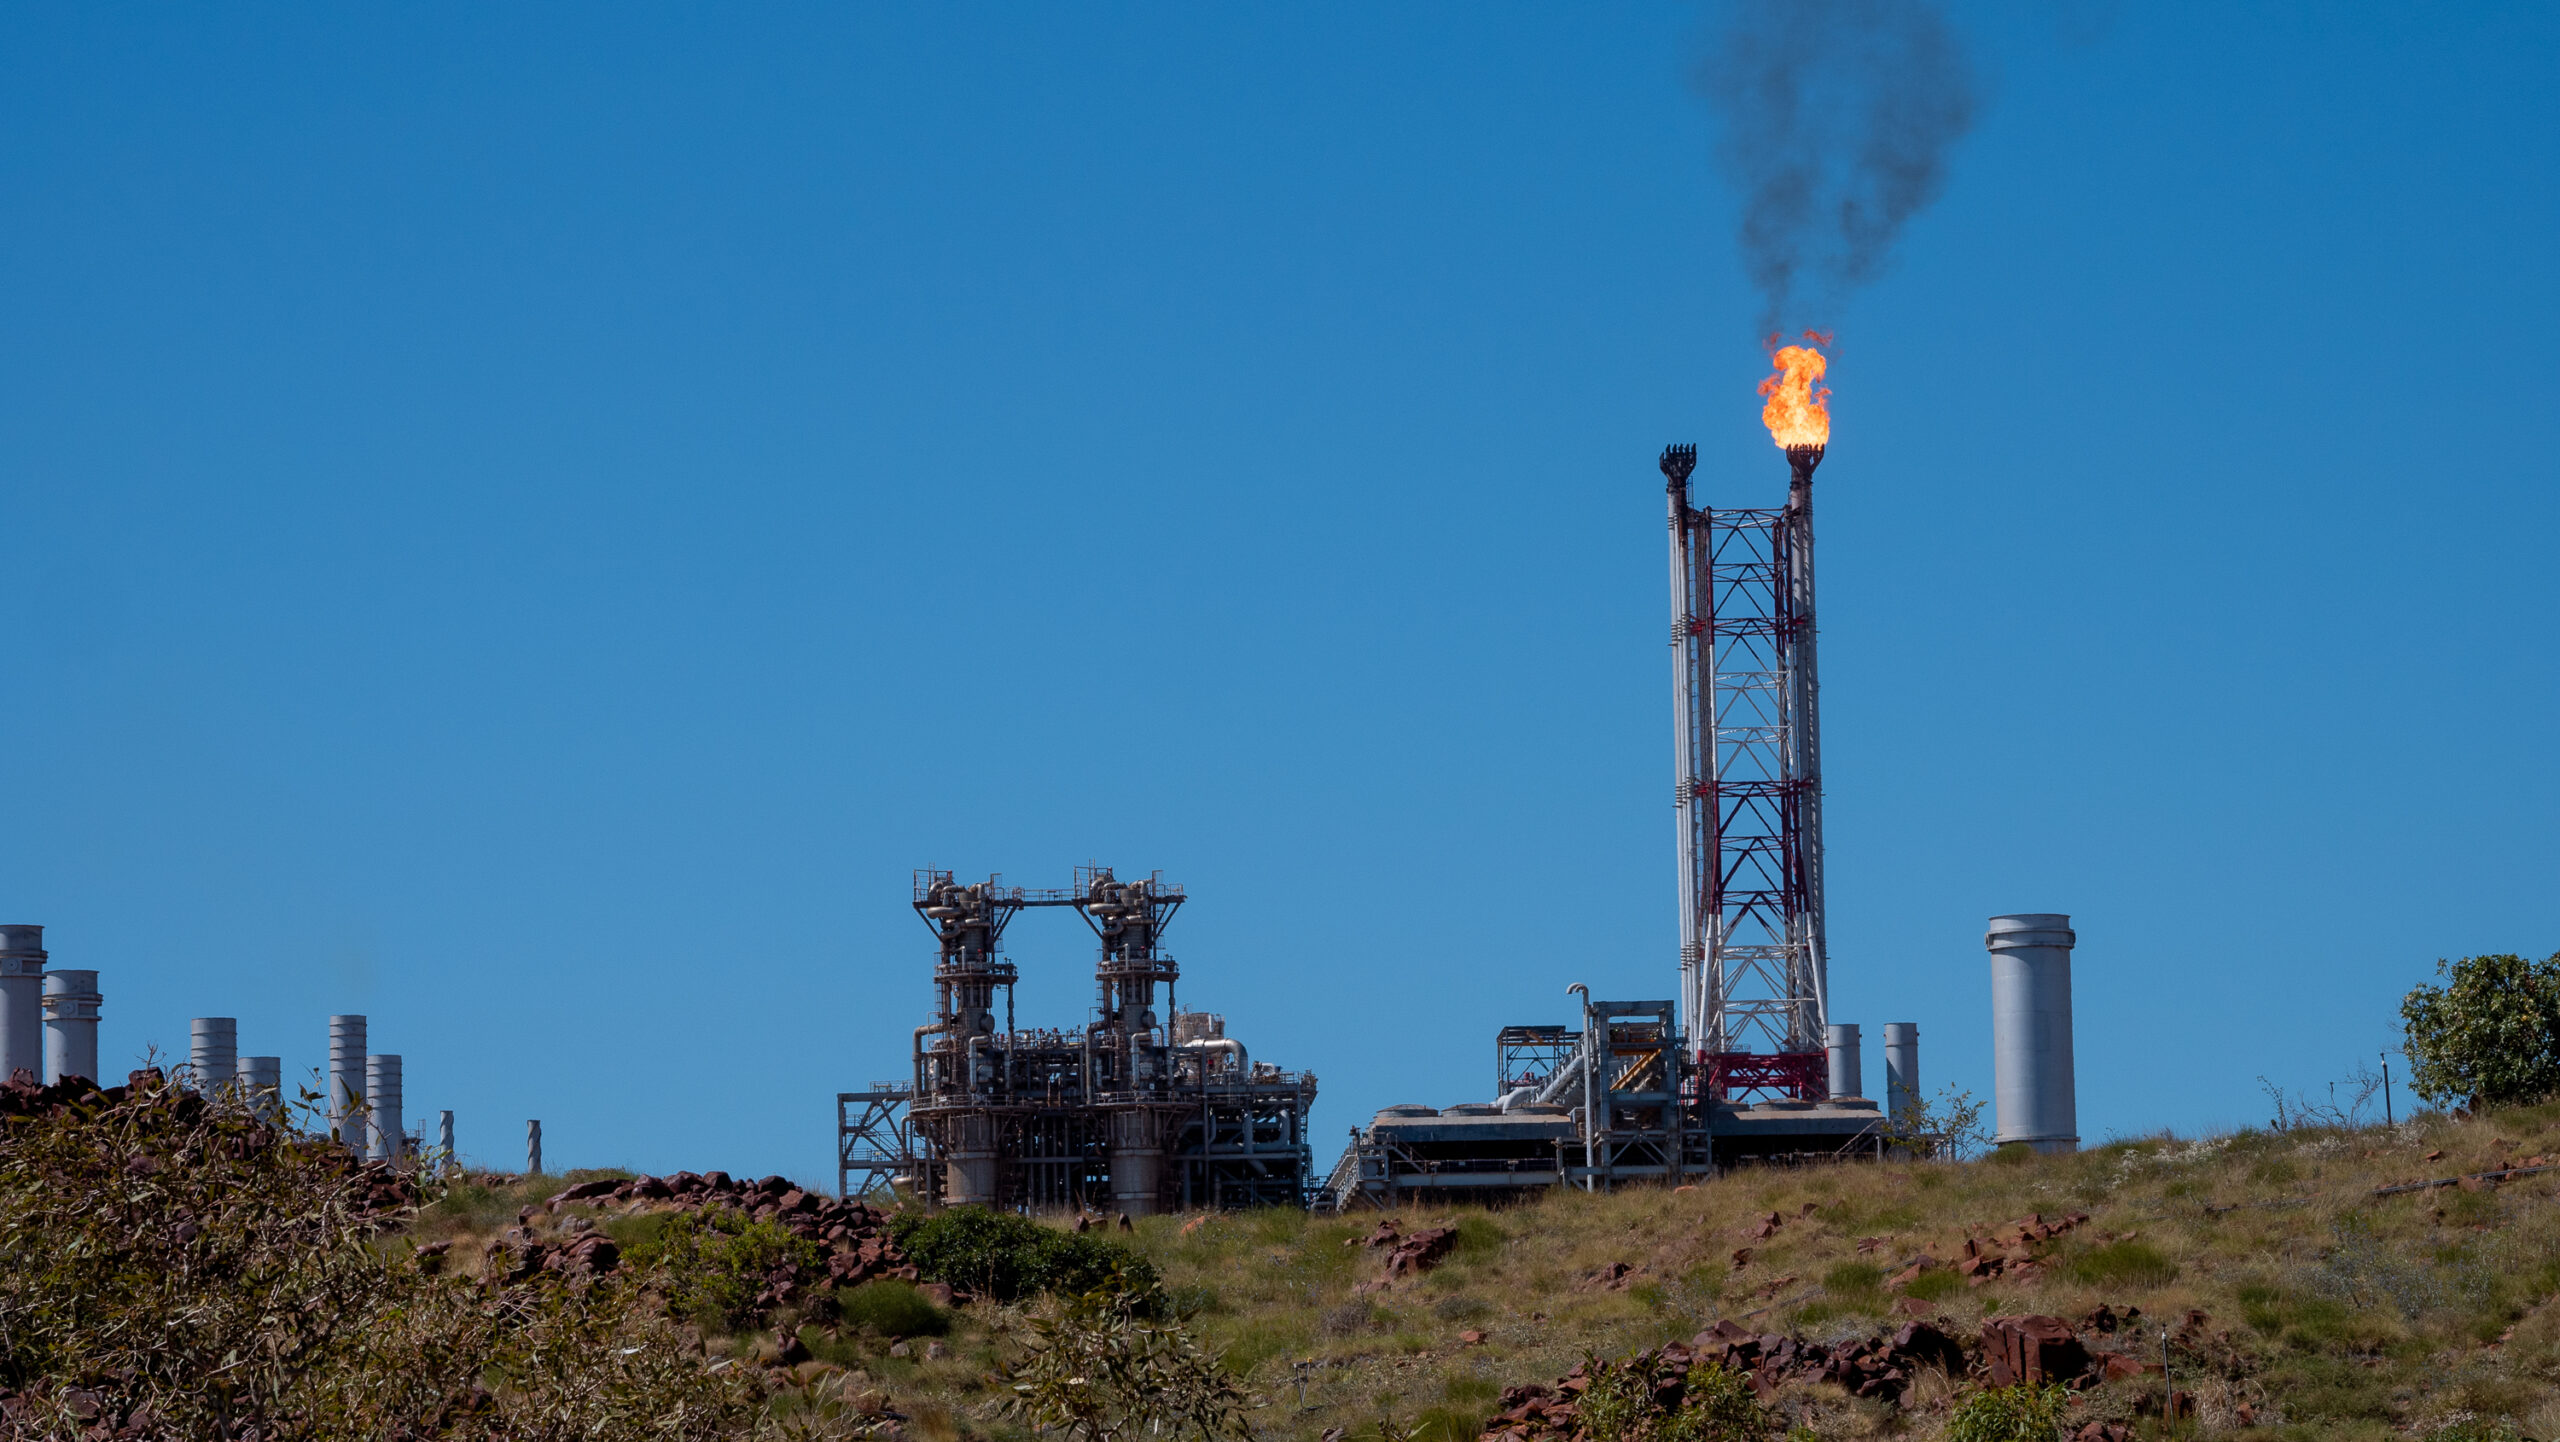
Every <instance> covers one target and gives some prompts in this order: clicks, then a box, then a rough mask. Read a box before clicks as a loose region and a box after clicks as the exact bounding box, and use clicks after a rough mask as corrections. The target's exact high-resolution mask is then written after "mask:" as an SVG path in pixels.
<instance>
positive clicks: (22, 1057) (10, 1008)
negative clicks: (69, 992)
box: [0, 925, 46, 1081]
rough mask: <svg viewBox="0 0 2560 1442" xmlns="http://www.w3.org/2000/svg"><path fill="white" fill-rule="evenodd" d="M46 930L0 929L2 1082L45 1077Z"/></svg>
mask: <svg viewBox="0 0 2560 1442" xmlns="http://www.w3.org/2000/svg"><path fill="white" fill-rule="evenodd" d="M45 961H46V953H45V949H44V928H43V927H41V926H25V925H5V926H0V1081H12V1080H15V1079H16V1077H17V1075H18V1073H20V1072H22V1071H23V1072H25V1073H26V1074H27V1080H29V1081H35V1080H38V1079H39V1078H41V1077H42V1076H43V1075H44V964H45Z"/></svg>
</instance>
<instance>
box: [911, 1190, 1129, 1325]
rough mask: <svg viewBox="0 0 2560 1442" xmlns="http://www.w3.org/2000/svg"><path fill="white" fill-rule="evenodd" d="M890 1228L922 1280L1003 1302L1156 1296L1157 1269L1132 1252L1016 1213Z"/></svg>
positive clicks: (978, 1213)
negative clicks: (1046, 1296)
mask: <svg viewBox="0 0 2560 1442" xmlns="http://www.w3.org/2000/svg"><path fill="white" fill-rule="evenodd" d="M889 1228H890V1234H891V1235H892V1236H894V1237H895V1238H896V1239H897V1242H898V1245H899V1247H900V1248H902V1249H903V1250H904V1251H905V1252H906V1254H907V1260H909V1261H911V1262H913V1263H914V1264H915V1268H916V1272H917V1275H919V1276H922V1277H924V1278H925V1279H926V1280H928V1281H935V1282H947V1283H949V1284H951V1285H952V1286H955V1287H966V1288H968V1289H969V1290H970V1291H972V1292H976V1293H979V1294H980V1295H982V1296H987V1297H992V1298H994V1299H995V1300H997V1301H999V1302H1011V1301H1018V1300H1020V1299H1021V1298H1024V1297H1028V1296H1032V1295H1035V1294H1037V1293H1040V1292H1057V1293H1061V1294H1082V1293H1085V1292H1092V1291H1097V1290H1104V1289H1110V1288H1123V1289H1126V1290H1129V1291H1133V1292H1138V1293H1142V1294H1145V1295H1148V1296H1153V1295H1154V1294H1155V1293H1156V1291H1157V1277H1156V1269H1155V1267H1154V1266H1153V1265H1152V1264H1150V1263H1149V1262H1148V1261H1147V1259H1146V1258H1144V1257H1141V1256H1139V1255H1138V1254H1137V1253H1136V1252H1133V1251H1131V1250H1129V1249H1128V1248H1127V1247H1124V1246H1121V1245H1119V1244H1118V1243H1116V1242H1110V1241H1106V1240H1104V1239H1103V1238H1101V1237H1091V1236H1078V1235H1077V1234H1075V1233H1073V1232H1062V1231H1060V1230H1058V1229H1057V1228H1055V1227H1044V1226H1042V1225H1040V1224H1039V1223H1038V1222H1035V1221H1033V1220H1031V1219H1030V1218H1029V1217H1023V1216H1017V1215H1015V1214H1014V1213H1012V1212H995V1211H989V1210H987V1209H986V1208H984V1207H951V1208H947V1209H945V1210H943V1211H939V1212H933V1213H929V1214H928V1213H915V1212H909V1213H905V1214H903V1215H901V1216H898V1217H896V1218H894V1219H893V1220H892V1221H891V1222H890V1224H889Z"/></svg>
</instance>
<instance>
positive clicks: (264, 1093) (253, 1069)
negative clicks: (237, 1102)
mask: <svg viewBox="0 0 2560 1442" xmlns="http://www.w3.org/2000/svg"><path fill="white" fill-rule="evenodd" d="M239 1078H240V1082H239V1086H240V1099H241V1100H242V1101H243V1102H245V1103H247V1104H248V1106H249V1108H250V1110H252V1111H255V1112H256V1113H258V1114H259V1115H260V1116H263V1117H269V1118H274V1117H281V1116H283V1115H284V1058H283V1057H280V1056H244V1057H242V1058H240V1071H239Z"/></svg>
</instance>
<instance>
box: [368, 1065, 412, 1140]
mask: <svg viewBox="0 0 2560 1442" xmlns="http://www.w3.org/2000/svg"><path fill="white" fill-rule="evenodd" d="M364 1100H365V1108H366V1116H365V1132H366V1134H367V1142H366V1146H365V1149H364V1154H365V1155H366V1156H367V1157H370V1158H372V1159H373V1160H375V1161H377V1162H396V1161H400V1160H402V1159H403V1155H404V1153H406V1151H407V1150H408V1148H407V1145H406V1144H407V1142H408V1140H409V1133H408V1129H407V1128H406V1127H405V1126H404V1125H403V1124H402V1122H401V1120H400V1101H401V1098H400V1058H399V1057H398V1056H397V1055H396V1054H394V1055H384V1054H376V1055H373V1056H368V1057H366V1058H365V1059H364Z"/></svg>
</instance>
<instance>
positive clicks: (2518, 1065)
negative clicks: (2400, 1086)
mask: <svg viewBox="0 0 2560 1442" xmlns="http://www.w3.org/2000/svg"><path fill="white" fill-rule="evenodd" d="M2436 974H2437V975H2438V976H2441V977H2444V978H2445V979H2446V984H2445V985H2443V986H2425V985H2421V986H2417V987H2413V988H2411V990H2410V992H2409V994H2408V996H2407V997H2405V998H2403V999H2402V1000H2401V1003H2400V1020H2401V1023H2402V1024H2403V1025H2404V1026H2405V1027H2406V1028H2407V1033H2408V1034H2407V1036H2406V1038H2405V1039H2404V1040H2403V1042H2402V1045H2401V1050H2402V1051H2403V1052H2405V1053H2407V1055H2408V1058H2409V1089H2410V1090H2411V1091H2414V1092H2416V1093H2417V1094H2418V1095H2419V1096H2421V1097H2424V1098H2426V1099H2427V1100H2428V1101H2431V1102H2435V1103H2438V1104H2440V1105H2441V1104H2444V1103H2448V1102H2468V1103H2471V1104H2473V1105H2488V1106H2512V1105H2517V1104H2520V1103H2524V1102H2537V1101H2541V1100H2542V1099H2543V1098H2545V1097H2548V1096H2551V1095H2552V1094H2553V1093H2555V1092H2560V955H2555V956H2551V957H2548V958H2546V959H2544V960H2542V961H2527V960H2525V959H2524V958H2523V957H2521V956H2516V955H2514V954H2512V953H2507V954H2501V955H2496V956H2466V957H2464V958H2462V959H2461V960H2460V961H2439V962H2437V963H2436Z"/></svg>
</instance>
